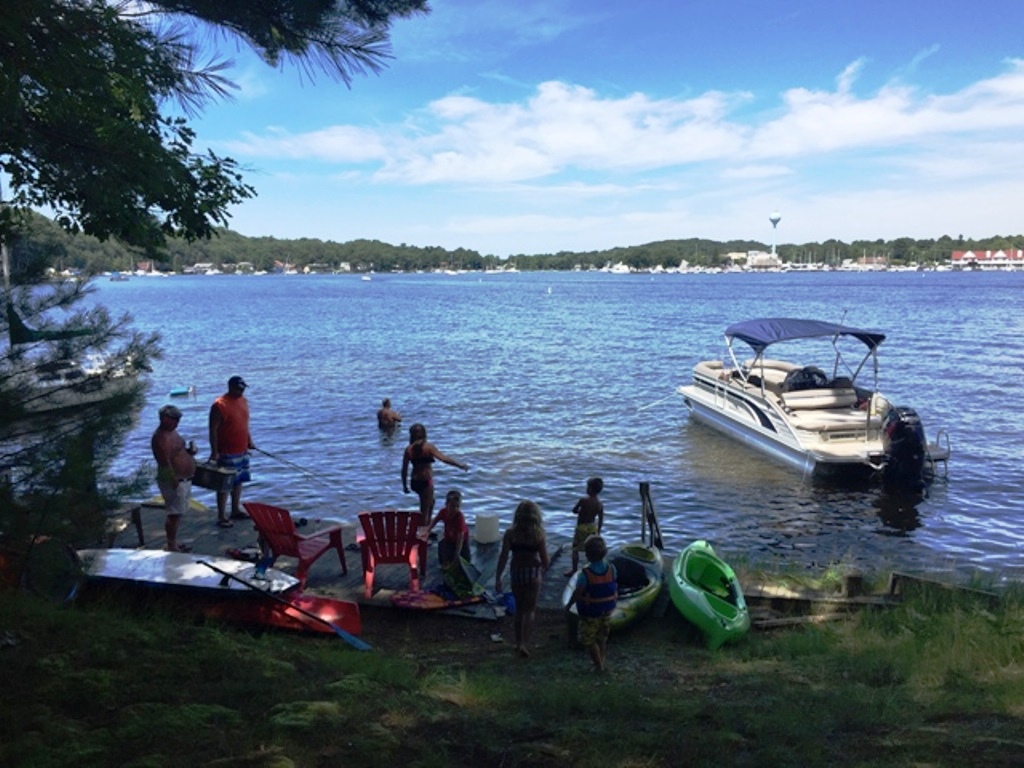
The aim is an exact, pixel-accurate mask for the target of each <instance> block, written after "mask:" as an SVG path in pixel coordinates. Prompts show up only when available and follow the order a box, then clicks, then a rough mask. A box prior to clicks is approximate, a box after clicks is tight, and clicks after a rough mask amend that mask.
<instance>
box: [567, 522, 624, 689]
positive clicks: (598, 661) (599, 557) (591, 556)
mask: <svg viewBox="0 0 1024 768" xmlns="http://www.w3.org/2000/svg"><path fill="white" fill-rule="evenodd" d="M583 551H584V553H585V554H586V556H587V565H585V566H584V567H583V570H582V571H580V575H579V576H578V577H577V579H576V591H575V592H574V593H573V595H572V597H571V598H569V603H568V605H566V607H565V608H566V610H569V608H571V607H572V606H573V604H575V605H576V609H577V611H578V612H579V615H580V630H579V631H580V642H581V643H582V644H583V646H584V647H585V648H586V649H587V652H588V653H590V658H591V660H592V661H593V662H594V668H595V669H596V670H597V671H598V672H604V671H605V656H606V652H607V648H608V628H609V622H610V618H611V614H612V611H613V610H615V601H616V599H617V598H618V596H619V585H618V574H617V573H616V572H615V566H614V565H612V564H611V563H609V562H607V561H606V560H605V557H606V556H607V555H608V546H607V545H606V544H605V543H604V539H602V538H601V537H600V536H590V537H589V538H588V539H587V540H586V543H585V544H584V545H583Z"/></svg>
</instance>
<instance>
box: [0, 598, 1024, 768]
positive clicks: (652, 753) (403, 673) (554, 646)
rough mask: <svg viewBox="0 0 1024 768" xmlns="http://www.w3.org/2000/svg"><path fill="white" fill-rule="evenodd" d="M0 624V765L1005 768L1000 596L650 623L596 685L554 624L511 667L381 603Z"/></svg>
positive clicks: (88, 613)
mask: <svg viewBox="0 0 1024 768" xmlns="http://www.w3.org/2000/svg"><path fill="white" fill-rule="evenodd" d="M0 616H2V617H3V618H2V619H0V664H2V668H3V680H4V684H3V685H2V686H0V710H2V711H3V713H4V717H3V718H2V720H0V765H4V766H33V767H35V766H38V767H39V768H43V767H47V768H48V767H49V766H99V765H103V766H114V765H120V766H134V767H136V768H141V767H142V766H199V765H209V766H225V767H226V766H238V767H239V768H241V767H242V766H245V767H246V768H254V767H261V768H262V767H266V768H269V767H270V766H275V767H281V768H283V767H284V766H292V765H295V766H342V765H344V766H375V767H376V766H381V765H408V766H423V767H426V766H447V767H450V766H593V765H601V766H609V767H614V766H619V767H627V766H628V767H630V768H654V767H658V768H660V767H662V766H666V767H667V766H681V765H717V766H721V765H773V766H785V765H793V766H797V765H799V766H813V765H822V766H825V765H828V766H835V765H857V766H871V765H966V764H971V765H1021V764H1022V763H1024V605H1022V601H1021V599H1020V595H1019V594H1011V595H1009V596H1007V597H1006V598H1005V599H1004V600H1003V601H1002V602H1001V603H1000V604H999V605H998V606H997V607H995V608H993V607H991V606H987V605H985V604H983V603H978V602H975V601H974V600H972V599H970V598H964V597H962V596H958V595H957V594H955V593H950V594H940V595H932V596H927V595H924V596H918V597H916V598H915V599H913V600H912V601H910V602H908V603H905V604H903V605H901V606H899V607H895V608H890V609H885V610H876V611H871V612H865V613H861V614H859V615H857V616H855V617H853V618H851V619H849V620H845V621H841V622H832V623H829V624H826V625H822V626H810V627H802V628H800V629H794V630H787V631H785V632H771V633H754V634H752V635H751V636H750V637H749V638H748V639H746V640H745V641H743V642H742V643H740V644H739V645H736V646H733V647H728V648H725V649H722V650H720V651H717V652H713V653H712V652H708V651H706V650H704V649H703V648H702V647H700V645H699V643H698V642H697V641H696V639H695V638H694V637H693V635H692V634H691V633H690V632H689V631H688V629H687V627H686V626H685V625H684V623H683V621H682V619H680V618H678V617H676V616H674V615H673V613H672V612H669V613H668V614H666V616H665V617H664V618H661V619H658V620H648V622H647V623H646V624H644V625H643V626H641V627H638V628H637V629H636V630H634V631H631V632H629V633H627V634H623V635H615V636H613V638H612V641H611V644H610V647H609V664H610V666H611V669H610V671H609V672H608V673H607V674H604V675H599V674H595V673H593V672H591V671H590V665H589V662H588V661H587V659H586V658H585V655H584V653H583V652H582V651H578V650H570V649H569V648H568V647H567V644H566V642H565V636H564V626H563V622H562V617H561V616H560V615H555V614H544V615H543V616H541V617H540V621H539V624H538V626H537V629H536V632H535V638H534V640H535V642H534V645H535V648H534V653H533V656H532V658H530V659H529V660H517V659H514V658H513V657H512V654H511V648H510V643H509V642H508V640H509V639H510V632H511V627H510V626H509V625H508V624H506V623H500V624H498V625H495V624H493V623H488V622H479V621H472V620H467V619H457V618H450V617H439V616H429V615H420V614H411V615H410V614H407V613H400V612H397V611H377V612H370V611H367V612H364V624H365V631H364V638H365V639H367V640H369V641H370V642H371V643H373V644H374V645H375V650H373V651H372V652H368V653H360V652H357V651H354V650H351V649H350V648H349V647H348V646H346V645H345V644H344V643H342V642H341V641H339V640H338V639H337V638H334V637H333V636H332V637H325V638H299V637H295V636H292V635H285V634H270V633H268V634H262V635H254V634H250V633H246V632H242V631H237V630H234V629H230V628H226V627H223V626H220V625H216V624H208V623H191V622H187V621H182V620H181V615H180V613H176V612H170V611H167V610H166V609H165V608H163V607H162V606H160V605H148V606H146V607H145V610H144V611H142V612H140V611H138V610H136V611H131V612H129V611H126V610H125V609H124V608H123V607H121V605H120V604H115V603H114V602H112V601H105V602H101V603H97V604H92V605H79V606H74V607H72V608H70V609H56V608H53V607H51V606H49V605H47V604H46V603H45V602H42V601H39V600H33V599H30V598H26V597H23V596H18V595H13V594H4V595H0ZM505 621H510V620H505ZM499 635H501V636H503V638H504V642H500V641H499V640H500V639H501V638H500V637H498V636H499Z"/></svg>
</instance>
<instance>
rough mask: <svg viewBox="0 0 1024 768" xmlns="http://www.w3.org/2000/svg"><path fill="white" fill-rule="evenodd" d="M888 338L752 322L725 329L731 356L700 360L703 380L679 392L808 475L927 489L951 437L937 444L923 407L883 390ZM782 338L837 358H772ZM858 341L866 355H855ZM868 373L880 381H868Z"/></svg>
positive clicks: (808, 323) (820, 324)
mask: <svg viewBox="0 0 1024 768" xmlns="http://www.w3.org/2000/svg"><path fill="white" fill-rule="evenodd" d="M737 340H739V341H742V342H744V343H745V344H746V345H748V346H749V347H750V349H751V350H752V352H753V357H752V358H748V359H745V360H743V361H742V362H741V361H740V360H739V358H738V357H737V354H736V349H735V347H734V342H735V341H737ZM884 340H885V334H882V333H878V332H875V331H867V330H863V329H859V328H853V327H850V326H844V325H839V324H836V323H830V322H824V321H820V320H805V319H796V318H761V319H757V320H748V321H745V322H741V323H736V324H734V325H731V326H729V327H728V328H726V330H725V343H726V348H727V350H728V354H729V358H730V359H729V360H727V361H722V360H706V361H702V362H699V363H697V364H696V366H695V367H694V370H693V383H692V384H688V385H684V386H681V387H679V390H678V391H679V393H680V394H682V396H683V399H684V401H685V402H686V405H687V407H688V408H689V410H690V414H691V416H692V417H693V418H694V419H696V420H697V421H700V422H702V423H704V424H707V425H708V426H710V427H712V428H714V429H716V430H718V431H720V432H723V433H724V434H726V435H728V436H729V437H732V438H734V439H736V440H739V441H740V442H742V443H744V444H746V445H749V446H751V447H753V448H755V449H757V450H759V451H761V452H762V453H764V454H767V455H768V456H770V457H772V458H774V459H777V460H780V461H782V462H784V463H786V464H788V465H790V466H792V467H794V468H796V469H799V470H801V471H802V472H803V473H804V474H805V475H810V476H815V477H823V478H829V479H842V480H848V479H864V478H880V479H881V480H882V482H883V483H884V484H885V485H887V486H889V487H894V488H899V489H901V490H914V491H917V490H921V489H922V488H924V486H925V485H926V484H927V482H928V481H930V480H931V478H932V477H933V475H934V469H935V465H936V464H937V463H940V462H941V463H943V464H945V462H946V461H947V460H948V459H949V455H950V448H949V438H948V435H946V433H945V432H944V431H940V432H939V434H938V435H937V436H936V441H935V442H933V443H931V444H929V443H928V441H927V439H926V437H925V432H924V427H923V426H922V424H921V420H920V418H919V417H918V415H917V413H916V411H914V410H913V409H912V408H908V407H905V406H895V405H893V404H892V403H890V402H889V400H888V399H886V397H885V396H884V395H882V394H881V393H880V392H879V391H878V387H877V379H878V347H879V345H880V344H881V343H882V342H883V341H884ZM782 342H794V346H797V345H799V346H801V348H803V347H804V346H814V343H815V342H816V343H817V346H818V347H821V346H822V345H824V346H825V347H829V346H830V347H831V349H830V350H827V352H826V355H827V356H828V358H830V360H829V361H828V362H823V363H822V364H823V365H824V366H825V368H824V369H823V368H819V367H816V366H813V365H811V366H808V365H802V364H799V363H795V362H789V361H784V360H777V359H770V358H768V357H766V351H767V349H768V348H769V347H770V346H772V345H774V344H779V343H782ZM808 342H809V343H810V344H808ZM858 345H861V348H860V351H859V352H858V353H853V352H851V346H853V347H857V346H858ZM865 349H866V351H865ZM861 353H863V356H861ZM819 359H821V358H819ZM869 363H870V366H869ZM826 370H827V371H828V373H826ZM868 371H870V372H871V375H872V378H873V381H872V382H871V383H870V384H866V383H864V381H863V378H864V376H866V375H867V374H868Z"/></svg>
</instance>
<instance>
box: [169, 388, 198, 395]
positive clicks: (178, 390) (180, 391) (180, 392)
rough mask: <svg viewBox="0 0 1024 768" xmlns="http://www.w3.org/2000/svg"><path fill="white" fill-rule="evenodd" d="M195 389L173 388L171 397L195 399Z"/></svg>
mask: <svg viewBox="0 0 1024 768" xmlns="http://www.w3.org/2000/svg"><path fill="white" fill-rule="evenodd" d="M195 396H196V388H195V387H175V388H174V389H172V390H171V397H195Z"/></svg>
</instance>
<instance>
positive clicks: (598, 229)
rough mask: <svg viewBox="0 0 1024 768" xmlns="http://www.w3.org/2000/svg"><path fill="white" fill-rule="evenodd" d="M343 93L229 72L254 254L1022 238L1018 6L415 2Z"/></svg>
mask: <svg viewBox="0 0 1024 768" xmlns="http://www.w3.org/2000/svg"><path fill="white" fill-rule="evenodd" d="M431 4H432V12H431V14H430V15H428V16H420V17H414V18H412V19H409V20H402V21H399V22H397V23H396V25H395V26H394V28H393V31H392V50H393V53H394V56H395V58H394V60H393V61H392V62H391V63H390V66H389V67H388V68H387V69H385V70H383V71H382V73H381V74H380V75H369V76H365V77H363V76H357V77H356V78H355V79H354V81H353V83H352V86H351V88H350V89H348V88H346V87H345V86H344V85H343V84H341V83H339V82H336V81H334V80H332V79H330V78H327V77H325V76H318V77H317V78H316V79H315V81H314V82H310V80H309V78H308V77H303V76H302V74H301V73H300V72H299V71H298V70H296V69H295V68H294V67H285V68H284V69H282V70H275V69H272V68H269V67H267V66H265V65H263V64H261V63H260V62H258V61H256V60H255V59H254V58H252V57H251V56H250V55H248V54H247V53H246V52H238V53H236V52H234V51H233V50H232V51H230V53H231V55H232V56H233V58H234V60H235V67H234V69H233V70H232V72H231V76H232V78H233V79H234V80H235V81H236V82H237V83H238V84H239V85H240V86H241V88H240V90H239V92H238V94H237V96H236V98H235V99H234V100H233V101H228V102H223V103H219V104H216V105H213V106H211V107H209V108H208V109H207V110H206V111H205V112H204V114H203V115H202V116H201V117H200V118H199V119H198V120H196V121H195V122H194V127H195V128H196V129H197V131H198V145H199V146H208V147H210V148H212V149H214V150H215V151H217V152H219V153H222V154H228V155H230V156H232V157H234V158H235V159H236V160H238V161H239V162H241V163H242V164H243V165H245V166H246V167H247V168H248V169H250V171H249V173H248V175H247V179H248V181H249V182H250V183H252V184H253V185H254V186H255V187H256V188H257V190H258V192H259V196H258V198H256V199H255V200H250V201H248V202H246V203H244V204H243V205H241V206H238V207H236V208H235V209H233V211H232V213H233V218H232V221H231V228H232V229H235V230H237V231H238V232H240V233H242V234H244V235H249V236H263V235H267V236H273V237H278V238H288V239H291V238H299V237H315V238H320V239H323V240H334V241H338V242H343V241H347V240H354V239H358V238H369V239H378V240H383V241H385V242H389V243H394V244H400V243H407V244H410V245H418V246H434V245H439V246H442V247H445V248H449V249H454V248H458V247H465V248H472V249H475V250H478V251H480V252H481V253H484V254H495V255H498V256H508V255H515V254H535V253H550V252H557V251H560V250H568V251H585V250H601V249H606V248H612V247H616V246H628V245H636V244H640V243H646V242H651V241H656V240H666V239H675V238H688V237H705V238H711V239H715V240H729V239H734V238H735V239H756V240H761V241H762V242H765V243H770V242H771V237H772V233H771V224H770V223H769V221H768V217H769V215H770V214H771V212H772V211H774V210H778V211H779V213H780V214H781V216H782V219H781V222H780V223H779V227H778V242H780V243H783V242H792V243H804V242H809V241H823V240H826V239H829V238H838V239H840V240H844V241H847V242H849V241H851V240H854V239H876V238H884V239H891V238H895V237H902V236H910V237H918V238H933V237H940V236H942V235H950V236H951V237H954V238H955V237H957V236H959V235H963V236H965V237H988V236H992V235H1012V234H1018V233H1022V232H1024V221H1022V217H1021V212H1022V208H1024V205H1022V203H1024V35H1022V34H1021V30H1024V2H1019V0H1001V1H998V2H996V1H991V2H988V1H986V0H978V1H977V2H963V1H961V0H906V1H903V2H901V1H900V0H888V1H887V2H876V1H875V0H850V1H848V2H847V1H844V0H804V1H797V0H777V1H776V2H753V1H752V0H748V1H738V0H737V1H730V0H706V1H703V2H690V1H688V0H657V1H654V0H634V2H631V3H626V2H621V0H432V3H431Z"/></svg>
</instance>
